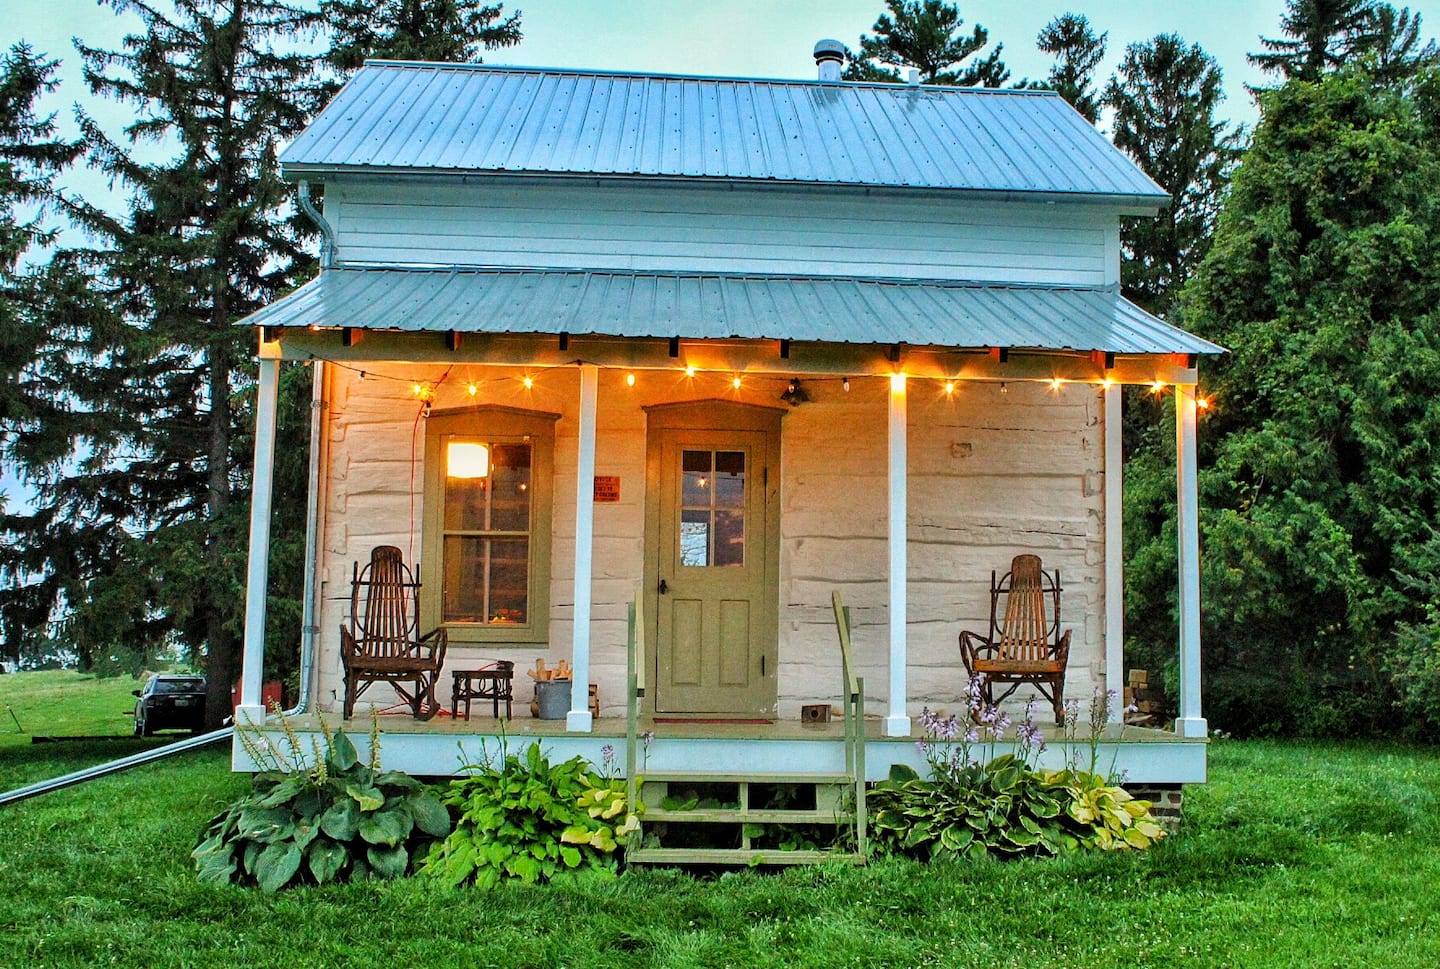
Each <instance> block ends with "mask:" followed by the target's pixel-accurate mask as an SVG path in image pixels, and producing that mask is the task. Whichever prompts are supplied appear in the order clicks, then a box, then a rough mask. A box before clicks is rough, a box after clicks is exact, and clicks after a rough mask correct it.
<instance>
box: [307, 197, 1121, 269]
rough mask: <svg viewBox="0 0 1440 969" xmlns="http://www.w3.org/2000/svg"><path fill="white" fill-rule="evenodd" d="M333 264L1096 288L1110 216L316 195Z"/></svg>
mask: <svg viewBox="0 0 1440 969" xmlns="http://www.w3.org/2000/svg"><path fill="white" fill-rule="evenodd" d="M325 214H326V217H327V218H328V219H329V220H330V221H331V223H332V224H333V225H334V227H335V230H336V235H337V245H338V256H339V259H340V260H341V261H342V262H343V263H345V264H347V265H356V264H380V265H401V266H403V265H441V266H452V265H454V266H487V267H497V266H505V267H525V268H561V269H594V270H633V271H648V272H670V271H685V272H712V273H768V274H780V275H785V274H800V275H861V276H879V277H894V278H908V279H962V280H971V281H977V282H991V283H1066V284H1078V285H1103V284H1105V283H1107V282H1109V281H1110V278H1109V277H1110V276H1111V275H1113V274H1112V273H1109V272H1107V259H1110V258H1113V256H1114V253H1112V252H1110V251H1109V248H1108V247H1107V244H1108V243H1109V242H1110V241H1111V240H1110V239H1109V238H1108V236H1109V234H1111V233H1113V232H1114V231H1115V227H1116V225H1117V220H1116V217H1115V213H1114V212H1112V211H1110V210H1108V209H1103V208H1097V207H1093V206H1081V205H1076V206H1067V205H1058V204H1054V205H1047V204H1043V203H1033V202H1007V203H1003V204H1001V203H985V202H975V201H955V202H951V203H948V204H947V203H938V202H935V201H930V200H925V201H919V200H914V199H898V198H893V197H888V198H876V197H866V196H860V195H828V196H822V195H814V194H804V193H798V192H782V191H761V192H755V191H749V192H746V191H733V192H726V191H715V190H695V189H671V190H655V189H650V190H646V189H643V188H637V187H633V186H631V187H619V186H607V187H590V188H561V187H555V188H549V187H513V186H512V187H504V188H496V187H487V186H458V187H457V186H433V185H432V186H422V185H416V184H413V183H412V184H404V185H383V186H382V185H380V184H376V183H362V184H358V185H353V184H352V185H345V184H333V185H328V186H327V187H326V198H325Z"/></svg>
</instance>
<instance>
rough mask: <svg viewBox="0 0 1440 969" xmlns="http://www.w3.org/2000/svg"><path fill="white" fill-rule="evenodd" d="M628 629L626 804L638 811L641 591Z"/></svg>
mask: <svg viewBox="0 0 1440 969" xmlns="http://www.w3.org/2000/svg"><path fill="white" fill-rule="evenodd" d="M626 618H627V627H628V632H627V634H626V637H625V639H626V642H625V680H626V685H625V803H626V804H627V805H628V806H629V808H630V810H632V811H633V810H635V808H636V805H638V804H639V803H640V802H639V800H638V797H639V793H640V791H639V784H638V782H637V780H636V777H635V745H636V743H637V742H639V739H640V738H639V736H638V734H639V730H640V701H641V700H642V699H643V698H644V696H645V612H644V609H643V605H642V599H641V592H640V590H639V589H636V590H635V598H634V599H632V600H630V605H629V606H628V607H627V608H626Z"/></svg>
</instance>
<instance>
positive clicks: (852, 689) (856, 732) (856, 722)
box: [830, 592, 869, 858]
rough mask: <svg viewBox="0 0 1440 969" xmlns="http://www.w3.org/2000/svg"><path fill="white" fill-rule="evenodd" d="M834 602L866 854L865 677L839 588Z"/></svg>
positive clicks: (851, 770)
mask: <svg viewBox="0 0 1440 969" xmlns="http://www.w3.org/2000/svg"><path fill="white" fill-rule="evenodd" d="M830 604H831V605H832V606H833V607H834V609H835V632H836V634H837V637H838V638H839V640H840V676H841V684H840V694H841V698H842V706H841V709H842V711H843V716H842V719H843V721H844V727H845V774H846V776H848V777H851V778H853V779H854V782H855V795H854V796H855V851H856V853H857V854H858V855H859V856H860V857H861V858H866V857H868V855H869V850H868V847H867V845H866V830H865V829H866V815H865V678H864V677H863V676H856V675H855V664H854V662H853V661H852V660H851V657H850V607H849V606H847V605H845V604H844V603H842V602H841V601H840V593H839V592H832V593H831V594H830Z"/></svg>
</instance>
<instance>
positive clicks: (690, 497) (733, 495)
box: [679, 450, 746, 568]
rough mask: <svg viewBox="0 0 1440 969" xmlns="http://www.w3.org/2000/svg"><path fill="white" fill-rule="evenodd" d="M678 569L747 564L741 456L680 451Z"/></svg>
mask: <svg viewBox="0 0 1440 969" xmlns="http://www.w3.org/2000/svg"><path fill="white" fill-rule="evenodd" d="M680 473H681V482H680V535H679V541H680V564H681V565H682V566H686V567H691V568H695V567H704V566H727V565H744V564H745V477H746V475H745V452H744V451H699V450H682V451H681V452H680Z"/></svg>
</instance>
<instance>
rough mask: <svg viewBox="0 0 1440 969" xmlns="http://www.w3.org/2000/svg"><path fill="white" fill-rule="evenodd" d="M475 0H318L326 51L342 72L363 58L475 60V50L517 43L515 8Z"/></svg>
mask: <svg viewBox="0 0 1440 969" xmlns="http://www.w3.org/2000/svg"><path fill="white" fill-rule="evenodd" d="M504 6H505V5H504V4H501V3H496V4H487V3H483V2H481V0H322V2H321V4H320V12H321V14H322V16H324V18H325V21H326V23H327V24H329V28H330V31H331V34H332V37H333V40H332V42H331V47H330V51H329V53H328V54H327V55H326V60H328V61H329V62H330V64H331V66H332V67H334V68H335V69H336V70H337V71H339V72H340V73H342V74H349V73H352V72H354V71H356V70H358V69H359V68H360V66H361V65H362V64H364V63H365V60H366V58H372V57H373V58H388V59H392V60H411V61H448V62H457V63H464V62H469V63H479V62H480V59H481V58H480V51H481V50H498V49H500V48H502V47H513V46H514V45H516V44H518V43H520V39H521V36H522V35H521V33H520V13H519V12H518V11H517V12H515V13H513V14H510V15H509V16H508V17H504V18H503V19H501V18H502V16H503V12H504Z"/></svg>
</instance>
